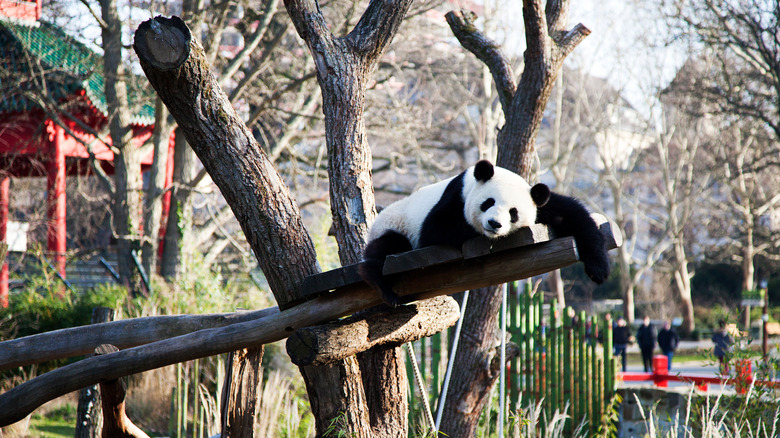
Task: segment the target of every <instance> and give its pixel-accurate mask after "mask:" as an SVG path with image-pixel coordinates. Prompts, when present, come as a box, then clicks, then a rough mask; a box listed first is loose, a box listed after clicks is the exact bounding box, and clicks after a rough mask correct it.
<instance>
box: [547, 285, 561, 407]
mask: <svg viewBox="0 0 780 438" xmlns="http://www.w3.org/2000/svg"><path fill="white" fill-rule="evenodd" d="M549 321H550V325H549V328H550V350H549V351H548V353H547V354H548V355H549V356H550V371H549V372H548V373H547V374H548V376H549V380H548V381H549V382H550V402H549V405H550V417H548V421H549V418H552V415H554V414H555V411H556V410H558V401H559V391H560V378H559V376H560V373H559V372H558V364H559V361H558V359H559V357H558V300H557V299H555V298H553V300H552V303H550V318H549Z"/></svg>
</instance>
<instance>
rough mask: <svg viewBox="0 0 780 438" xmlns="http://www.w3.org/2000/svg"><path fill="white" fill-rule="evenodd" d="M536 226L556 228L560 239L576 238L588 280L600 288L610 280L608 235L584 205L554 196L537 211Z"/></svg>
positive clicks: (566, 197) (552, 193) (559, 195)
mask: <svg viewBox="0 0 780 438" xmlns="http://www.w3.org/2000/svg"><path fill="white" fill-rule="evenodd" d="M536 222H538V223H541V224H546V225H548V226H550V227H552V229H553V231H555V234H556V235H558V236H561V237H562V236H572V237H574V241H575V242H576V243H577V252H578V254H579V256H580V261H581V262H582V264H583V265H585V273H586V274H588V277H590V279H591V280H593V281H594V282H595V283H597V284H601V283H604V281H606V280H607V278H608V277H609V271H610V265H609V256H608V255H607V245H606V242H605V240H604V235H603V234H601V231H599V228H598V225H596V222H595V221H594V220H593V218H591V217H590V213H589V212H588V210H587V209H586V208H585V206H583V205H582V203H580V201H578V200H577V199H575V198H572V197H569V196H564V195H561V194H559V193H554V192H551V193H550V199H549V201H547V203H546V204H545V205H544V206H542V207H539V208H538V209H537V213H536Z"/></svg>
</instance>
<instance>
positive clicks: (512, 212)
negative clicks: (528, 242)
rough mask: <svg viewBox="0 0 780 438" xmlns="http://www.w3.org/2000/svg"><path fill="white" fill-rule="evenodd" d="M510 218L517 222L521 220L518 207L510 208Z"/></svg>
mask: <svg viewBox="0 0 780 438" xmlns="http://www.w3.org/2000/svg"><path fill="white" fill-rule="evenodd" d="M509 219H510V220H511V221H512V223H515V222H517V221H519V220H520V217H519V216H518V215H517V209H516V208H514V207H512V208H510V209H509Z"/></svg>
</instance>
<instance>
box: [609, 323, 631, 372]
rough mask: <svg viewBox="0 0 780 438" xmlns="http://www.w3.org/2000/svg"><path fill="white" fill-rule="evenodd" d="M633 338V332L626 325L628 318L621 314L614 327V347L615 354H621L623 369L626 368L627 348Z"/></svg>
mask: <svg viewBox="0 0 780 438" xmlns="http://www.w3.org/2000/svg"><path fill="white" fill-rule="evenodd" d="M630 340H631V333H630V332H629V330H628V325H626V320H625V319H623V317H622V316H621V317H620V318H618V320H617V322H616V323H615V325H614V326H613V327H612V349H613V350H614V351H613V353H614V355H615V356H618V355H620V357H621V360H622V364H623V371H625V370H626V348H628V343H629V342H630Z"/></svg>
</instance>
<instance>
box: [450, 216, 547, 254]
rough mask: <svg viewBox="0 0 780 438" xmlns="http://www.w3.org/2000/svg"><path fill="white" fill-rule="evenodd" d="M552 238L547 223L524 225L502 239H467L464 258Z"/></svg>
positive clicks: (464, 245) (464, 244) (464, 246)
mask: <svg viewBox="0 0 780 438" xmlns="http://www.w3.org/2000/svg"><path fill="white" fill-rule="evenodd" d="M551 239H552V233H551V231H550V229H549V228H547V226H546V225H542V224H534V225H531V226H530V227H523V228H521V229H519V230H517V231H515V232H514V233H512V234H510V235H509V236H506V237H503V238H500V239H488V238H487V237H477V238H475V239H471V240H469V241H466V242H464V243H463V258H464V259H471V258H475V257H480V256H483V255H485V254H491V253H494V252H499V251H505V250H508V249H512V248H517V247H520V246H528V245H534V244H537V243H541V242H547V241H549V240H551Z"/></svg>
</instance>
